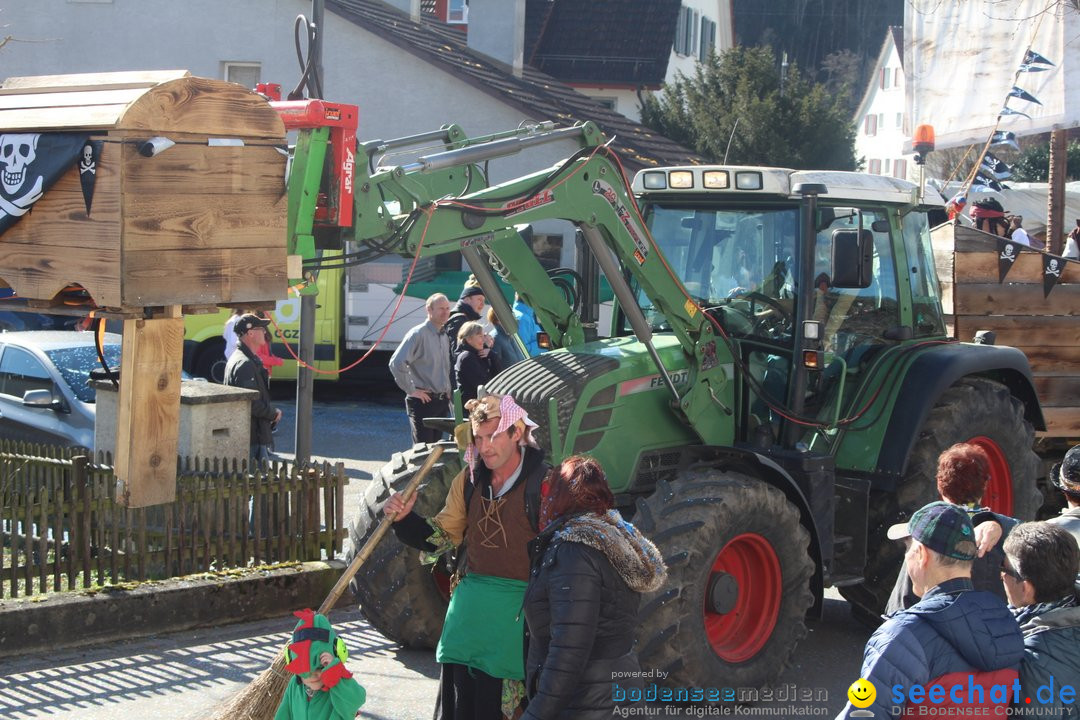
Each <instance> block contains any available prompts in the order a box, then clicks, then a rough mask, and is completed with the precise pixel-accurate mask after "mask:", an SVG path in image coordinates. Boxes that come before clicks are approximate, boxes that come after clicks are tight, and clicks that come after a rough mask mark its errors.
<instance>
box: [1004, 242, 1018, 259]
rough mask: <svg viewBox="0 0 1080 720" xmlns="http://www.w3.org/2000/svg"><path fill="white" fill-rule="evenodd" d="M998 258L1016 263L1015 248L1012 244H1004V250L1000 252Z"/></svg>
mask: <svg viewBox="0 0 1080 720" xmlns="http://www.w3.org/2000/svg"><path fill="white" fill-rule="evenodd" d="M1000 257H1001V259H1002V260H1008V261H1009V262H1016V246H1015V245H1013V244H1012V243H1005V248H1004V249H1003V250H1002V251H1001V256H1000Z"/></svg>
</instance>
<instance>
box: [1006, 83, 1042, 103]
mask: <svg viewBox="0 0 1080 720" xmlns="http://www.w3.org/2000/svg"><path fill="white" fill-rule="evenodd" d="M1009 97H1014V98H1020V99H1021V100H1027V101H1028V102H1030V103H1035V104H1036V105H1042V103H1041V102H1039V99H1038V98H1037V97H1035V96H1034V95H1032V94H1031V93H1029V92H1028V91H1027V90H1024V89H1023V88H1020V87H1017V86H1016V85H1013V88H1012V90H1010V91H1009Z"/></svg>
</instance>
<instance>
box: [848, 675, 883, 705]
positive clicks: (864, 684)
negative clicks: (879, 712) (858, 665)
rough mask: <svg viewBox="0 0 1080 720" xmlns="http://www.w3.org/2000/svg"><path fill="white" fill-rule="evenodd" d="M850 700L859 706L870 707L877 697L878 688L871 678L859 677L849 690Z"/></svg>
mask: <svg viewBox="0 0 1080 720" xmlns="http://www.w3.org/2000/svg"><path fill="white" fill-rule="evenodd" d="M847 697H848V700H850V701H851V704H852V705H854V706H855V707H857V708H865V707H870V705H871V704H873V702H874V698H876V697H877V688H875V687H874V684H873V683H872V682H870V681H869V680H863V679H862V678H859V679H858V680H856V681H855V682H853V683H851V687H849V688H848V690H847Z"/></svg>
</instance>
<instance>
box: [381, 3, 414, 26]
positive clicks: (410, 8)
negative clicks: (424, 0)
mask: <svg viewBox="0 0 1080 720" xmlns="http://www.w3.org/2000/svg"><path fill="white" fill-rule="evenodd" d="M384 2H385V3H386V4H387V5H390V6H391V7H396V8H397V9H398V10H400V11H401V12H403V13H406V14H408V16H409V19H410V20H412V21H413V22H420V0H384Z"/></svg>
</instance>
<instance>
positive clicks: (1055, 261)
mask: <svg viewBox="0 0 1080 720" xmlns="http://www.w3.org/2000/svg"><path fill="white" fill-rule="evenodd" d="M1042 256H1043V297H1044V298H1046V297H1047V296H1049V295H1050V291H1051V290H1053V289H1054V286H1055V285H1057V284H1058V283H1059V282H1061V273H1062V271H1063V270H1064V269H1065V259H1064V258H1060V257H1057V256H1056V255H1051V254H1050V253H1042Z"/></svg>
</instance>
